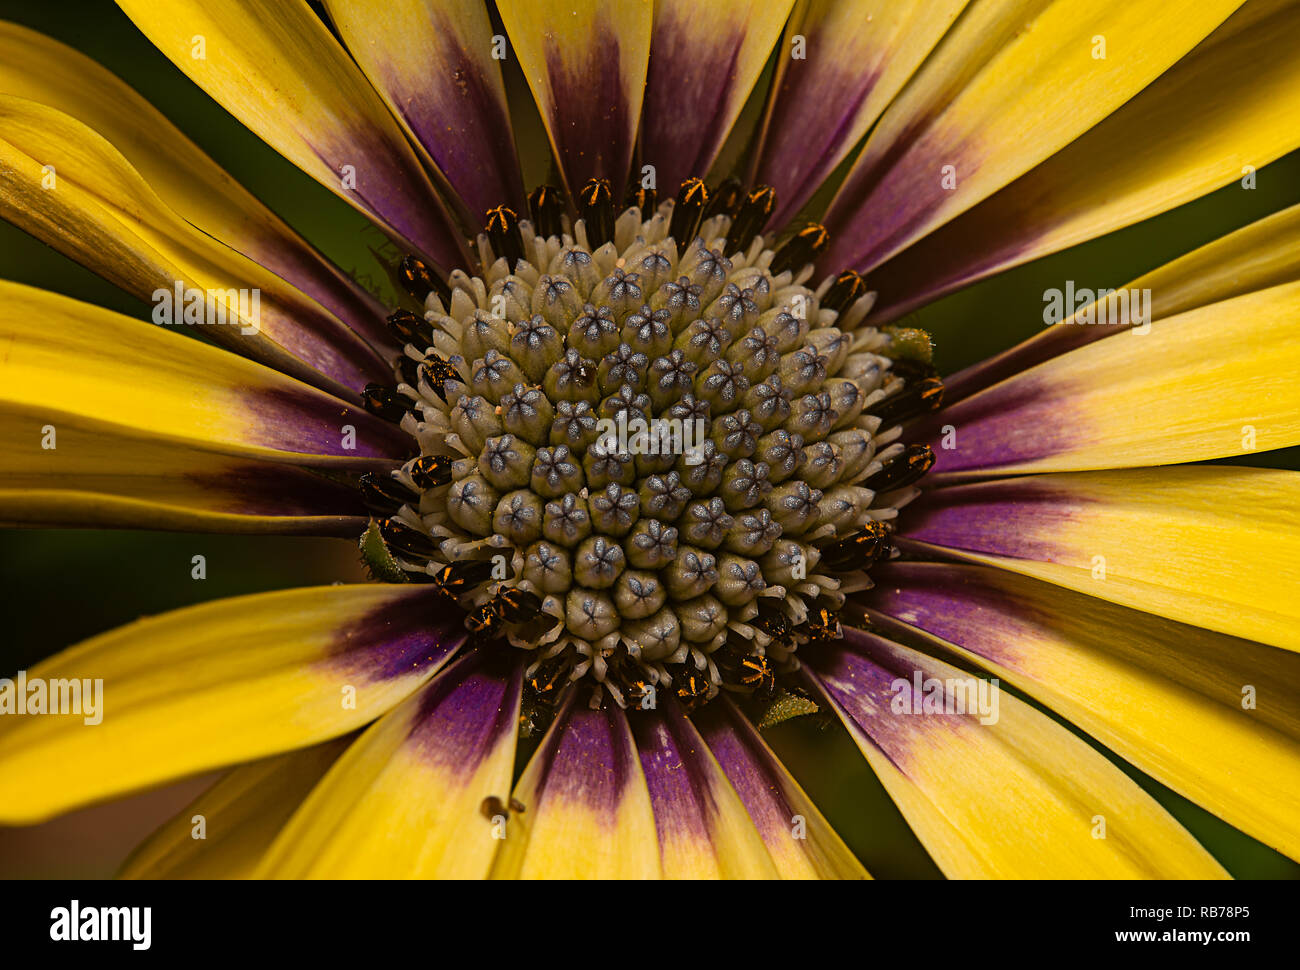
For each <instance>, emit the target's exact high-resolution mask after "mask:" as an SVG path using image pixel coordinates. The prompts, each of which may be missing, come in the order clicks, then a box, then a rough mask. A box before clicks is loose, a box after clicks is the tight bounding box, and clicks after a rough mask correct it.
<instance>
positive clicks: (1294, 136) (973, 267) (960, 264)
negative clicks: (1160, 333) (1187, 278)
mask: <svg viewBox="0 0 1300 970" xmlns="http://www.w3.org/2000/svg"><path fill="white" fill-rule="evenodd" d="M1297 46H1300V8H1297V7H1296V5H1295V4H1294V3H1291V2H1289V0H1282V2H1278V0H1251V2H1250V3H1247V4H1245V5H1243V6H1242V7H1241V9H1240V10H1239V11H1238V12H1237V13H1236V14H1234V15H1233V16H1232V17H1230V18H1229V19H1228V20H1227V21H1226V22H1225V23H1224V25H1223V26H1222V27H1221V28H1220V29H1219V30H1217V31H1215V33H1213V34H1211V35H1210V37H1208V38H1207V39H1206V40H1205V42H1204V43H1203V44H1201V45H1200V46H1199V47H1198V48H1196V50H1194V51H1192V52H1191V53H1190V54H1188V55H1187V57H1185V58H1184V59H1183V60H1182V61H1180V62H1179V63H1178V64H1176V65H1174V67H1172V68H1171V69H1170V70H1169V71H1168V72H1167V73H1165V74H1164V75H1163V76H1162V77H1160V78H1159V79H1157V80H1156V81H1155V83H1153V84H1152V85H1151V86H1150V87H1149V88H1147V90H1145V91H1143V92H1142V93H1141V94H1139V95H1138V96H1137V97H1135V98H1134V99H1133V100H1132V101H1130V102H1129V103H1128V104H1126V105H1124V107H1122V108H1120V109H1119V110H1118V111H1117V112H1115V114H1113V115H1112V116H1111V117H1109V118H1107V119H1106V120H1105V121H1104V122H1102V123H1101V124H1099V125H1097V126H1096V127H1095V128H1093V129H1092V130H1091V131H1089V132H1087V133H1086V134H1084V135H1083V136H1082V137H1080V138H1079V139H1078V140H1077V141H1075V142H1074V143H1073V144H1070V145H1068V146H1066V147H1065V148H1063V149H1062V150H1061V151H1060V152H1058V153H1057V154H1056V155H1054V156H1052V157H1051V158H1049V159H1048V160H1047V161H1045V162H1043V163H1042V164H1041V165H1039V166H1038V167H1037V168H1035V169H1032V170H1031V171H1029V172H1028V173H1027V174H1025V175H1024V176H1023V177H1021V178H1020V179H1018V180H1017V181H1015V182H1013V183H1011V184H1010V185H1008V186H1007V187H1006V188H1005V189H1003V190H1002V191H1000V192H998V193H997V194H996V195H994V196H992V197H991V198H989V199H988V200H986V201H985V202H983V203H981V204H980V205H978V206H976V207H975V208H973V209H971V210H970V211H969V212H967V213H966V214H964V215H962V216H961V217H959V218H957V219H955V220H954V221H953V222H951V223H950V224H948V225H947V226H944V227H943V228H941V229H939V230H938V231H937V232H935V233H933V234H931V235H930V236H927V237H926V238H925V239H922V240H920V241H918V242H916V243H915V244H914V245H913V246H912V247H910V248H909V249H907V250H906V251H904V252H903V253H901V254H899V255H898V256H897V257H896V258H894V259H891V260H890V261H889V262H888V263H886V264H885V265H883V266H881V267H880V269H879V271H877V272H875V273H873V274H871V276H870V279H869V283H870V285H871V287H872V288H873V289H875V290H877V291H878V293H879V294H880V296H879V298H878V300H877V303H876V304H875V306H874V307H873V309H872V313H873V315H874V316H875V318H876V319H878V320H880V321H888V320H892V319H895V318H897V317H900V316H902V315H903V314H905V313H907V312H909V311H910V310H912V309H913V308H915V307H917V306H920V305H922V304H924V303H929V302H930V301H932V300H935V299H937V298H938V297H939V296H942V295H943V294H944V293H948V292H950V291H952V290H954V289H957V288H959V287H961V286H965V285H967V284H969V283H972V282H974V281H975V280H978V279H982V278H983V277H985V276H988V275H990V274H993V273H996V272H999V271H1001V270H1004V269H1007V268H1009V267H1011V266H1018V265H1020V264H1021V263H1025V262H1028V261H1029V260H1033V259H1037V258H1039V257H1040V256H1046V255H1047V254H1049V253H1054V252H1057V251H1059V250H1062V249H1065V248H1067V247H1070V246H1074V245H1077V244H1078V243H1081V242H1085V241H1087V240H1089V239H1094V238H1096V237H1098V236H1102V235H1104V234H1106V233H1108V232H1112V231H1114V230H1116V229H1120V228H1122V227H1124V226H1128V225H1132V224H1134V223H1136V222H1140V221H1142V220H1143V219H1148V218H1150V217H1151V216H1154V215H1158V214H1159V213H1161V212H1165V211H1168V210H1169V209H1172V208H1174V207H1175V206H1179V205H1182V204H1183V203H1184V202H1190V201H1191V200H1193V199H1196V198H1199V197H1200V196H1202V195H1205V194H1206V193H1207V192H1210V191H1212V190H1214V189H1217V188H1219V187H1221V186H1224V185H1228V184H1231V183H1233V182H1238V181H1239V182H1241V183H1242V191H1248V190H1247V189H1246V188H1245V184H1246V180H1248V179H1249V180H1251V181H1250V184H1252V185H1253V184H1255V183H1254V179H1256V178H1258V179H1260V180H1269V179H1272V178H1284V177H1285V176H1283V175H1282V174H1281V173H1277V174H1276V175H1275V174H1273V173H1271V172H1270V171H1269V170H1267V169H1264V166H1265V165H1267V164H1268V163H1269V162H1272V161H1273V160H1274V159H1277V158H1280V157H1281V156H1282V155H1284V154H1286V153H1287V152H1290V151H1293V150H1294V149H1295V148H1297V147H1300V129H1297V126H1296V124H1295V118H1296V115H1297V114H1300V64H1297V63H1296V59H1295V58H1294V57H1290V56H1287V54H1286V53H1285V52H1287V51H1293V50H1295V49H1296V48H1297ZM1256 169H1260V170H1261V171H1259V173H1258V175H1256ZM1260 184H1261V185H1262V184H1264V181H1261V182H1260ZM1157 292H1158V291H1157Z"/></svg>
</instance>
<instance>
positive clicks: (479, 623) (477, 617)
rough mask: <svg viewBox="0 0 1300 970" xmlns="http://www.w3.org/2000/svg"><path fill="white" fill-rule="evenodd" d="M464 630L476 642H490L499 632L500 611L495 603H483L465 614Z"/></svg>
mask: <svg viewBox="0 0 1300 970" xmlns="http://www.w3.org/2000/svg"><path fill="white" fill-rule="evenodd" d="M465 629H466V630H468V631H469V632H470V633H472V634H474V636H475V638H476V639H478V640H491V639H494V638H495V637H496V636H498V635H499V634H500V632H501V611H500V610H498V609H497V605H496V603H495V602H492V603H485V604H483V605H482V606H480V607H479V608H478V609H476V610H472V611H471V612H469V613H467V614H465Z"/></svg>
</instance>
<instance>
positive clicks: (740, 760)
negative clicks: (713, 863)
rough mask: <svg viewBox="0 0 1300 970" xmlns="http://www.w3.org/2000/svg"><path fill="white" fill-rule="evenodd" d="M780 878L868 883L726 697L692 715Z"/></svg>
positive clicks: (854, 859)
mask: <svg viewBox="0 0 1300 970" xmlns="http://www.w3.org/2000/svg"><path fill="white" fill-rule="evenodd" d="M691 717H692V720H693V721H694V723H695V725H696V727H698V728H699V730H700V734H701V735H702V736H703V738H704V740H705V742H706V743H707V744H708V746H709V750H710V751H711V752H712V753H713V756H714V757H715V758H717V759H718V764H719V765H720V766H721V767H722V771H723V773H724V774H726V776H727V780H728V781H730V782H731V784H732V785H733V786H734V787H735V789H736V793H737V794H738V795H739V796H740V799H741V801H742V802H744V804H745V809H746V810H747V811H748V812H749V816H750V818H752V819H753V821H754V825H755V826H756V827H757V828H758V832H759V835H761V836H762V838H763V842H764V843H765V844H766V845H767V851H768V853H769V854H770V855H771V857H772V863H773V865H775V866H776V871H777V873H778V874H779V875H780V876H781V878H782V879H870V878H871V877H870V876H869V875H868V874H867V871H866V869H864V868H863V867H862V863H861V862H859V861H858V860H857V857H856V856H854V855H853V853H852V852H851V851H850V850H849V847H848V846H846V845H845V844H844V840H843V839H841V838H840V837H839V835H838V834H836V832H835V830H834V829H833V828H831V824H830V823H829V822H828V821H826V818H825V817H824V816H823V815H822V813H821V812H820V811H819V810H818V809H817V806H816V805H815V804H814V803H813V800H812V799H811V798H809V797H808V795H807V794H805V792H804V790H803V789H802V788H800V787H799V783H798V782H797V781H795V780H794V778H793V777H792V776H791V775H790V772H788V771H787V770H786V769H785V766H784V765H783V764H781V761H780V759H779V758H777V756H776V754H775V753H774V752H773V751H772V749H771V748H769V747H768V746H767V743H766V742H765V741H764V740H763V739H762V738H761V737H760V736H759V734H758V731H756V730H755V729H754V727H753V725H752V724H750V723H749V720H748V719H747V718H746V717H745V716H744V715H743V714H741V713H740V711H739V710H737V709H736V706H735V705H734V704H732V703H731V701H729V700H727V699H726V698H725V697H723V698H717V699H715V700H714V701H712V702H710V703H708V704H706V705H705V706H704V707H703V708H702V709H701V710H699V711H697V712H695V713H694V714H693V715H692V716H691Z"/></svg>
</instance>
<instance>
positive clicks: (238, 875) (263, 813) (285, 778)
mask: <svg viewBox="0 0 1300 970" xmlns="http://www.w3.org/2000/svg"><path fill="white" fill-rule="evenodd" d="M352 740H353V737H352V736H351V735H349V736H348V737H344V738H335V739H334V740H333V741H326V742H325V743H324V744H317V745H314V746H312V747H310V748H304V749H303V750H301V751H293V752H290V753H289V754H282V755H277V756H276V757H274V758H263V759H262V760H261V761H254V762H253V763H252V764H247V765H240V766H239V767H238V768H232V769H231V770H230V771H229V772H228V773H227V774H226V775H224V776H223V777H222V778H221V779H220V780H219V781H218V782H217V783H216V784H215V785H213V786H212V787H211V788H209V789H208V790H207V791H205V792H204V793H203V794H202V795H200V796H199V797H198V798H196V799H195V800H194V801H193V802H191V803H190V804H189V805H187V806H186V807H185V808H184V809H183V810H182V811H181V812H180V813H179V814H177V815H176V817H175V818H173V819H171V820H170V821H169V822H167V823H166V824H165V825H163V827H162V828H160V829H159V830H158V831H157V832H155V833H154V834H153V835H151V836H149V838H148V839H146V840H145V841H144V842H143V843H142V844H141V845H140V846H139V847H137V848H136V850H135V851H134V852H132V853H131V856H130V858H129V859H127V860H126V862H125V863H123V865H122V870H121V871H120V872H119V873H118V878H119V879H247V878H248V877H250V876H251V875H252V874H253V872H254V870H255V869H256V868H257V864H258V862H260V861H261V859H262V856H263V855H264V854H265V853H266V850H267V849H268V848H269V847H270V845H271V843H272V841H274V839H275V837H276V835H277V834H278V833H279V832H280V830H281V829H282V828H283V827H284V824H285V823H286V822H288V821H289V817H290V816H291V815H293V813H294V811H295V810H296V809H297V808H298V806H299V805H300V804H301V803H302V800H303V799H304V798H306V797H307V793H308V792H310V791H311V790H312V787H313V786H314V785H315V784H316V782H318V781H320V779H321V776H322V775H324V774H325V772H326V771H328V770H329V767H330V765H332V764H334V762H335V761H336V760H337V759H338V757H339V755H341V754H342V753H343V752H344V751H345V750H346V749H347V746H348V745H349V744H350V743H351V742H352ZM200 825H201V826H202V832H203V837H202V838H196V837H195V832H196V830H198V826H200Z"/></svg>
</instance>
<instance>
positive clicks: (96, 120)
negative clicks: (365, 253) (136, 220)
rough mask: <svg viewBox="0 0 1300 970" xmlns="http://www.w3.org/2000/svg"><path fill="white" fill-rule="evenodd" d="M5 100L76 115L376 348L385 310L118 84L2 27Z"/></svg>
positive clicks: (192, 213) (191, 217) (70, 51)
mask: <svg viewBox="0 0 1300 970" xmlns="http://www.w3.org/2000/svg"><path fill="white" fill-rule="evenodd" d="M0 93H3V94H11V95H15V96H17V97H20V98H27V99H29V100H31V101H36V102H38V103H40V104H43V105H46V106H48V107H51V108H54V109H56V110H58V111H62V112H63V113H64V114H67V115H71V116H72V117H73V118H76V119H77V120H78V121H80V122H81V123H82V124H84V125H86V126H87V127H88V128H90V129H92V130H94V131H95V132H97V133H98V134H99V135H101V136H103V137H104V139H106V140H107V141H108V142H109V143H110V144H112V145H113V147H115V148H116V149H117V150H118V151H120V152H121V153H122V154H123V155H124V156H126V159H127V161H129V162H130V164H131V166H132V167H133V168H135V169H136V170H137V171H138V172H139V173H140V174H141V175H142V176H143V177H144V180H145V181H146V182H148V183H149V185H150V186H151V187H152V188H153V190H154V191H155V192H157V193H158V194H159V195H160V196H161V197H162V198H163V200H164V201H165V202H166V203H167V205H168V206H169V207H170V208H172V209H174V210H175V211H176V212H178V213H180V215H181V216H182V217H184V218H185V219H186V220H187V221H189V222H190V223H192V224H193V225H195V226H197V227H198V228H199V229H201V230H202V231H203V232H205V233H207V234H208V235H210V236H213V237H215V238H216V239H218V240H220V241H221V242H223V243H225V244H226V245H228V246H230V247H231V248H232V249H235V250H236V251H238V252H241V253H243V254H244V255H245V256H247V257H248V258H249V259H251V260H253V261H254V262H257V263H260V264H261V265H263V266H265V267H266V268H267V269H269V270H270V271H271V272H273V273H275V275H277V276H279V277H281V278H282V279H284V280H287V281H288V282H289V283H291V284H292V285H294V286H296V287H297V288H298V289H299V290H301V291H302V292H303V293H305V294H307V295H308V296H309V297H311V298H312V299H314V300H316V301H317V302H318V303H320V304H321V306H323V307H325V308H326V309H327V310H329V311H330V312H331V313H333V314H334V315H335V316H337V317H338V318H339V319H340V320H342V321H344V322H345V323H346V324H347V325H348V326H349V327H351V328H352V329H353V330H355V331H357V333H360V334H362V335H363V336H365V337H366V339H367V340H370V341H372V342H373V343H374V344H375V345H376V346H380V347H384V346H387V345H388V344H390V343H391V342H392V337H391V336H390V335H389V333H388V331H387V329H386V328H385V327H384V326H383V319H384V315H385V311H384V308H383V306H382V305H381V304H380V303H379V302H378V301H377V300H376V299H375V298H374V297H372V296H371V295H370V294H369V293H367V292H366V291H365V290H364V289H362V288H361V286H360V285H359V284H357V283H356V282H355V281H353V280H352V279H351V278H350V277H349V276H347V275H346V274H345V273H344V272H343V271H342V270H340V269H339V268H338V267H337V266H335V265H334V264H333V263H331V262H330V261H329V260H328V259H327V258H326V257H325V256H324V255H322V254H321V253H320V252H319V251H317V250H316V249H315V248H314V247H313V246H312V245H311V244H310V243H308V242H307V240H305V239H303V238H302V237H301V236H300V235H298V233H296V232H294V230H293V229H291V228H290V227H289V226H288V225H286V224H285V222H284V221H283V220H282V219H281V218H280V217H279V216H277V215H276V214H275V213H274V212H272V211H271V210H270V209H269V208H267V207H266V206H265V205H263V204H262V203H261V202H260V201H258V200H257V199H256V198H254V197H253V195H252V193H250V192H249V191H248V190H247V189H245V188H244V187H243V186H241V185H240V184H239V183H238V182H237V181H235V179H234V178H232V177H231V176H230V174H229V173H227V172H226V171H225V170H224V169H222V168H221V167H220V166H219V165H217V163H216V162H214V161H213V160H212V159H211V158H209V157H208V156H207V155H206V154H205V153H204V152H203V150H202V149H200V148H199V147H198V146H197V145H195V144H194V142H192V141H190V139H189V138H187V137H186V136H185V135H184V134H183V133H182V132H181V130H180V129H179V128H177V127H176V126H175V125H173V124H172V123H171V121H169V120H168V119H167V117H166V116H165V115H164V114H163V113H162V112H161V111H159V110H158V109H157V108H155V107H154V106H153V105H152V104H150V103H149V101H148V99H146V98H144V97H143V96H141V95H140V94H138V93H136V92H135V91H134V90H133V89H132V88H130V87H129V86H128V85H126V84H125V83H124V82H123V81H122V80H121V79H119V78H118V77H117V76H116V75H114V74H112V73H111V72H109V71H107V70H105V69H104V68H103V67H101V66H100V65H99V64H97V63H95V62H94V61H93V60H91V59H90V58H89V57H87V56H86V55H84V54H82V53H81V52H80V51H78V50H76V49H74V48H72V47H69V46H67V45H66V44H61V43H59V42H58V41H56V40H54V39H53V38H51V37H46V36H45V35H44V34H41V33H38V32H37V31H34V30H30V29H28V28H26V27H23V26H20V25H19V24H12V23H6V22H3V21H0Z"/></svg>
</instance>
